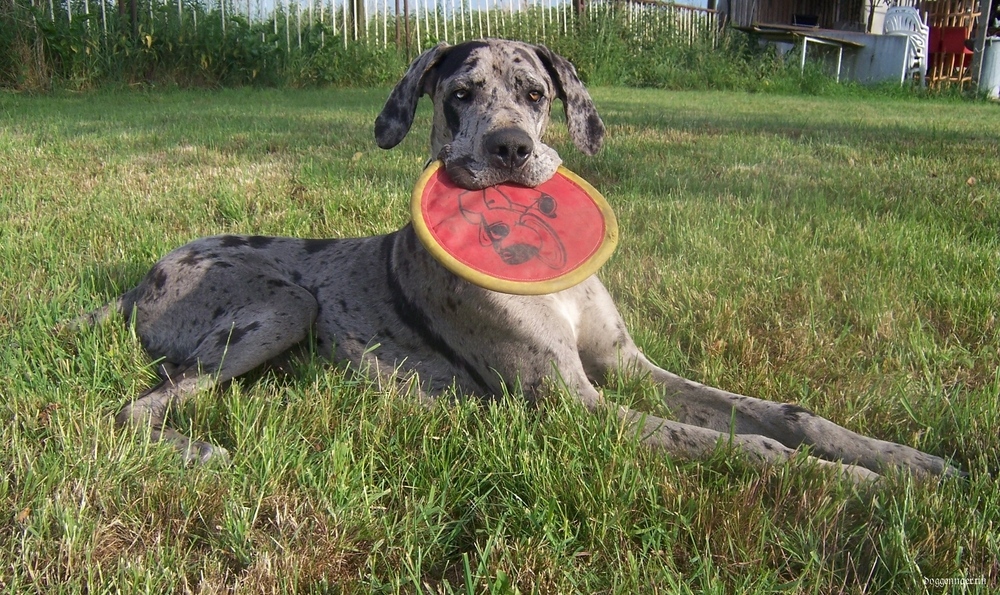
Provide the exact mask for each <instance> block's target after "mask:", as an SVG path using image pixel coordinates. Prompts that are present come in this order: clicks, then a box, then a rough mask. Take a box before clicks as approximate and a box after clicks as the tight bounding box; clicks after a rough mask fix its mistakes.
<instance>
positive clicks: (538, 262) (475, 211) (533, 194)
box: [410, 161, 618, 295]
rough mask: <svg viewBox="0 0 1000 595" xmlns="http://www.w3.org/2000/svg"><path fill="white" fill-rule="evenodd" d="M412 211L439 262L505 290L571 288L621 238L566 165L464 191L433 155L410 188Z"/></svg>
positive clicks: (599, 199)
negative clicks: (533, 177)
mask: <svg viewBox="0 0 1000 595" xmlns="http://www.w3.org/2000/svg"><path fill="white" fill-rule="evenodd" d="M410 210H411V216H412V218H413V225H414V229H415V230H416V232H417V236H418V237H419V238H420V241H421V243H423V245H424V246H425V247H426V248H427V250H428V251H429V252H430V253H431V254H432V255H433V256H434V257H435V258H436V259H437V260H438V261H440V262H441V264H443V265H444V266H445V267H446V268H448V269H449V270H450V271H451V272H453V273H455V274H456V275H458V276H459V277H461V278H463V279H465V280H467V281H470V282H472V283H475V284H476V285H479V286H481V287H485V288H486V289H491V290H494V291H502V292H505V293H516V294H524V295H538V294H544V293H553V292H556V291H560V290H562V289H566V288H568V287H572V286H573V285H576V284H577V283H579V282H581V281H583V280H584V279H586V278H587V277H589V276H590V275H592V274H594V273H595V272H596V271H597V269H599V268H600V266H601V265H602V264H604V262H605V261H606V260H607V259H608V257H610V256H611V253H612V252H613V251H614V248H615V245H616V244H617V241H618V225H617V222H616V221H615V216H614V213H613V212H612V210H611V207H610V206H609V205H608V203H607V202H606V201H605V200H604V197H603V196H601V194H600V193H599V192H598V191H597V190H595V189H594V188H593V186H591V185H590V184H588V183H587V182H586V181H585V180H583V179H582V178H580V177H579V176H577V175H576V174H574V173H573V172H571V171H569V170H568V169H566V168H564V167H560V168H559V169H558V171H557V173H556V174H555V175H554V176H553V177H552V178H551V179H549V180H548V181H546V182H543V183H542V184H539V185H538V186H536V187H534V188H529V187H526V186H519V185H517V184H500V185H497V186H490V187H488V188H482V189H479V190H468V189H466V188H461V187H459V186H456V185H455V184H454V183H453V182H452V181H451V179H450V178H449V177H448V174H447V173H446V172H445V170H444V168H443V167H442V166H441V162H440V161H435V162H434V163H432V164H431V165H430V166H428V168H427V169H426V170H425V171H424V173H423V175H421V177H420V180H419V181H418V182H417V185H416V187H415V188H414V189H413V197H412V201H411V204H410Z"/></svg>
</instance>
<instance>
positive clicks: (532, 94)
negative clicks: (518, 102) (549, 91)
mask: <svg viewBox="0 0 1000 595" xmlns="http://www.w3.org/2000/svg"><path fill="white" fill-rule="evenodd" d="M542 97H545V95H543V94H542V92H541V91H529V92H528V99H530V100H531V102H532V103H538V102H539V101H541V100H542Z"/></svg>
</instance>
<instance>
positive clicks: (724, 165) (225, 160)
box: [0, 88, 1000, 594]
mask: <svg viewBox="0 0 1000 595" xmlns="http://www.w3.org/2000/svg"><path fill="white" fill-rule="evenodd" d="M386 94H387V90H385V89H381V90H322V91H253V90H239V91H218V92H205V91H193V92H164V93H139V92H136V93H120V94H111V93H109V94H95V95H82V96H75V95H54V96H45V97H28V96H13V95H0V262H2V263H3V266H2V267H0V395H2V396H0V444H2V447H0V591H3V592H10V593H31V592H59V593H64V592H65V593H101V592H115V591H123V592H143V593H168V592H195V593H218V592H233V593H286V592H324V591H326V592H370V591H378V592H382V591H389V592H396V591H401V592H487V591H488V592H494V593H507V592H520V593H531V592H537V593H577V592H578V593H600V592H614V593H678V592H709V593H745V592H759V593H770V592H773V591H775V590H779V589H782V590H786V591H789V592H793V593H832V592H851V593H854V592H868V593H889V592H898V593H907V594H914V593H922V592H930V593H939V592H962V590H963V589H966V590H968V592H977V591H979V590H986V589H991V590H995V589H998V588H1000V529H998V528H1000V486H998V485H997V480H996V479H995V476H996V473H997V472H998V470H1000V438H998V432H1000V407H998V400H1000V321H998V314H1000V275H998V266H1000V239H998V230H1000V149H998V146H1000V106H997V105H990V104H981V103H968V102H955V101H943V100H941V101H937V100H900V99H872V98H869V99H859V98H804V97H779V96H769V95H746V94H739V93H665V92H658V91H637V90H630V89H618V88H616V89H596V90H595V91H594V97H595V100H596V102H597V104H598V107H599V108H600V110H601V113H602V115H603V116H604V119H605V122H606V123H607V124H608V128H609V138H608V140H607V143H606V145H605V149H604V151H603V152H602V153H601V154H600V155H598V156H597V157H596V158H586V157H584V156H582V155H581V154H579V153H577V152H575V150H574V149H573V148H572V146H571V144H570V142H569V140H568V137H567V134H566V130H565V127H564V126H563V125H562V124H561V123H556V124H555V125H554V126H553V129H552V131H551V134H550V136H551V140H552V143H553V144H554V145H555V146H556V147H557V148H558V149H559V150H560V153H561V154H562V155H563V157H564V159H565V160H566V163H567V165H568V166H569V167H570V168H571V169H573V170H575V171H577V172H578V173H580V174H581V175H582V176H583V177H585V178H587V179H588V180H590V181H591V182H592V183H593V184H594V185H595V186H597V187H598V188H599V189H601V190H602V191H603V193H604V194H605V196H606V197H607V198H608V199H609V201H610V202H611V203H612V205H613V206H614V207H615V208H616V209H617V212H618V215H619V220H620V225H621V231H622V240H621V244H620V247H619V249H618V251H617V252H616V254H615V255H614V256H613V257H612V258H611V260H610V261H609V263H608V264H607V265H606V266H605V267H604V269H603V270H602V271H601V273H600V276H601V278H602V279H603V280H604V282H605V283H606V284H607V285H608V287H609V289H610V291H611V293H612V294H613V295H614V296H615V297H616V299H617V300H618V303H619V306H620V308H621V310H622V312H623V314H624V316H625V318H626V319H627V321H628V323H629V325H630V327H631V329H632V331H633V334H634V336H635V338H636V341H637V342H638V343H639V345H640V346H642V348H643V349H644V350H645V351H646V353H647V354H648V355H649V356H650V357H651V358H652V359H653V360H655V361H657V362H658V363H660V364H661V365H662V366H664V367H666V368H668V369H670V370H672V371H674V372H677V373H680V374H683V375H686V376H688V377H691V378H693V379H696V380H699V381H701V382H705V383H708V384H712V385H716V386H720V387H722V388H725V389H728V390H732V391H737V392H743V393H745V394H750V395H754V396H759V397H763V398H768V399H774V400H780V401H792V402H796V403H799V404H801V405H803V406H805V407H808V408H811V409H813V410H815V411H816V412H817V413H819V414H822V415H824V416H826V417H829V418H831V419H833V420H834V421H836V422H838V423H840V424H842V425H845V426H847V427H848V428H850V429H852V430H855V431H857V432H861V433H864V434H870V435H874V436H877V437H879V438H882V439H886V440H892V441H896V442H902V443H905V444H909V445H912V446H915V447H918V448H920V449H922V450H926V451H928V452H931V453H934V454H937V455H941V456H945V457H951V458H953V460H954V461H955V462H956V464H957V465H959V466H960V467H962V468H964V469H966V470H967V471H969V472H970V473H971V477H970V479H969V480H967V481H960V480H953V481H946V482H941V483H939V482H937V481H928V480H920V479H915V478H912V477H908V476H905V475H900V476H893V477H888V478H887V479H886V481H885V482H883V483H882V484H881V485H879V486H878V487H876V488H874V489H871V490H861V491H859V490H857V489H855V488H853V487H852V486H850V485H848V484H846V483H844V482H842V481H840V480H838V479H837V478H835V477H833V476H831V475H827V474H823V473H821V472H818V471H817V470H815V469H811V468H809V466H808V465H802V464H792V465H787V466H782V467H777V468H772V469H767V470H764V471H760V470H756V469H754V468H752V467H750V466H748V465H746V464H744V463H743V462H741V461H740V460H739V459H733V458H731V457H728V456H727V455H726V454H725V453H723V452H720V453H719V454H717V456H715V457H714V458H713V459H711V460H709V461H702V462H691V461H683V460H673V459H670V458H668V457H665V456H661V455H657V454H655V453H652V452H648V451H646V450H644V449H642V448H638V447H637V445H636V444H635V442H634V440H631V439H629V437H628V436H627V435H626V434H625V433H624V432H622V431H620V429H619V428H618V426H617V425H616V423H615V421H614V419H613V416H610V415H608V416H600V415H597V416H595V415H589V414H587V413H586V412H585V411H584V410H583V409H582V408H581V407H580V406H578V405H576V404H575V403H574V402H573V399H572V398H571V397H570V396H569V395H566V394H559V393H558V392H556V393H555V394H553V395H551V397H550V398H548V399H546V400H544V401H543V402H542V403H541V405H540V406H539V407H538V408H537V409H536V410H530V409H528V408H526V407H525V406H523V405H522V404H521V403H520V402H519V401H517V400H516V399H509V400H508V401H506V402H503V403H501V404H498V405H490V406H481V405H478V404H476V403H463V404H460V405H457V406H454V407H443V406H442V407H438V408H434V409H432V410H429V411H428V410H424V409H421V408H420V407H419V406H418V405H416V404H415V403H412V402H409V401H408V400H406V399H405V398H403V397H400V396H399V395H397V394H394V393H393V392H392V391H391V390H389V389H386V388H380V387H379V386H375V385H373V384H371V383H368V382H366V381H364V380H362V379H359V378H356V377H353V376H351V375H349V374H345V373H344V372H342V371H341V370H339V369H337V368H328V367H325V366H323V364H322V362H320V361H316V360H315V359H310V358H309V357H306V358H304V360H303V361H301V362H300V363H298V364H297V367H296V373H295V374H294V375H292V376H279V375H277V374H276V373H273V372H266V373H261V374H257V375H256V376H255V377H254V378H247V379H244V380H241V381H238V382H234V383H232V384H231V385H229V386H227V387H225V388H223V389H219V390H216V391H212V392H210V393H207V394H204V395H202V396H200V397H199V398H198V399H196V402H195V403H192V404H190V406H188V407H185V408H183V409H182V410H180V411H177V412H175V414H174V416H173V424H174V425H175V427H179V428H181V429H183V430H184V431H185V433H188V434H191V435H194V436H196V437H198V438H201V439H207V440H211V441H214V442H216V443H219V444H222V445H223V446H225V447H226V448H227V449H229V451H230V452H231V453H232V454H233V461H232V464H231V466H229V467H220V466H202V467H188V468H185V467H183V466H181V465H180V464H179V463H178V458H177V457H176V456H175V455H174V453H173V452H171V451H170V450H168V449H167V448H165V447H162V446H160V445H156V444H150V443H149V442H148V440H146V439H144V437H143V436H142V435H141V434H140V435H136V434H135V433H131V432H127V431H119V430H115V429H114V428H113V426H112V417H113V414H114V413H115V412H116V411H117V410H118V408H119V407H120V406H121V405H122V404H123V402H124V401H125V400H126V399H128V398H130V397H131V396H134V395H136V394H137V393H138V392H139V391H141V390H143V389H144V388H146V387H148V386H149V385H150V384H151V383H152V382H153V374H152V370H151V367H150V366H149V361H148V360H147V359H146V358H145V356H144V355H143V353H142V351H141V349H140V347H139V345H138V341H137V339H136V337H135V335H134V334H133V333H132V332H130V330H129V329H128V328H127V327H126V326H125V325H121V324H109V325H105V326H103V327H100V328H97V329H94V330H92V331H86V332H83V333H81V334H79V335H77V336H69V337H64V336H59V337H57V336H54V335H53V334H52V333H50V329H51V328H52V327H53V326H54V325H55V324H56V323H57V322H59V321H61V320H66V319H68V318H71V317H73V316H75V315H77V314H78V313H80V312H82V311H84V310H86V309H90V308H94V307H96V306H98V305H100V304H102V303H103V302H105V301H107V300H109V299H111V298H112V297H114V296H115V295H116V294H117V293H118V292H120V291H122V290H124V289H127V288H128V287H130V286H132V285H134V284H135V283H136V282H138V281H139V279H140V278H141V277H142V275H143V274H144V273H145V271H146V270H147V269H148V268H149V266H150V265H152V263H153V262H155V261H156V260H157V259H158V258H159V257H160V256H162V255H163V254H165V253H166V252H167V251H169V250H170V249H171V248H173V247H175V246H177V245H179V244H181V243H184V242H186V241H188V240H191V239H194V238H196V237H199V236H203V235H212V234H219V233H255V234H280V235H295V236H303V237H322V236H350V235H359V234H375V233H382V232H386V231H390V230H393V229H395V228H398V227H399V226H401V225H403V224H404V223H405V221H406V218H407V213H408V210H407V205H408V200H409V191H410V188H411V187H412V185H413V183H414V181H415V180H416V178H417V175H418V174H419V171H420V168H421V166H422V163H423V161H424V159H425V158H426V154H425V151H426V148H425V147H426V142H427V136H428V133H429V125H430V124H429V122H430V113H429V109H427V106H426V105H424V106H423V107H422V108H421V111H420V112H419V114H418V120H417V123H416V125H415V127H414V133H413V134H411V135H410V137H408V138H407V139H406V140H405V141H404V143H403V144H402V145H401V146H400V147H399V148H397V149H396V150H393V151H381V150H379V149H377V148H376V147H375V144H374V142H373V138H372V132H371V127H372V122H373V120H374V117H375V115H376V113H377V110H378V109H379V108H380V107H381V104H382V101H383V100H384V98H385V96H386ZM559 119H561V118H559ZM608 394H609V396H610V397H611V398H612V399H614V400H617V401H619V402H624V403H630V404H633V405H635V406H637V407H653V406H655V405H654V402H655V400H656V395H655V391H654V390H653V388H652V387H651V386H650V385H649V384H648V383H646V382H644V381H642V380H641V379H640V380H635V379H626V378H623V379H620V381H618V382H617V383H616V384H615V385H614V386H612V387H610V388H609V389H608ZM943 579H969V581H970V582H971V583H972V584H971V585H965V586H961V585H957V584H948V583H946V581H944V580H943ZM984 585H985V586H984Z"/></svg>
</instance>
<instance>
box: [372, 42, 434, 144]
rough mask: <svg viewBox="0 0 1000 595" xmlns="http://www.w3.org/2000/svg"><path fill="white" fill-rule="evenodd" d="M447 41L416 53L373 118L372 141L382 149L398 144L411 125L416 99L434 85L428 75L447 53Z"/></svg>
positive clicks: (415, 109)
mask: <svg viewBox="0 0 1000 595" xmlns="http://www.w3.org/2000/svg"><path fill="white" fill-rule="evenodd" d="M448 47H449V46H448V44H446V43H444V42H442V43H439V44H437V45H436V46H434V47H432V48H431V49H429V50H427V51H425V52H424V53H422V54H420V55H419V56H417V59H416V60H414V61H413V62H412V63H411V64H410V67H409V68H408V69H407V70H406V74H404V75H403V78H402V79H400V81H399V82H398V83H396V87H395V88H394V89H393V90H392V93H390V94H389V99H387V100H386V101H385V106H384V107H383V108H382V112H381V113H379V115H378V117H377V118H375V142H376V143H378V146H380V147H382V148H383V149H391V148H393V147H395V146H396V145H398V144H399V143H400V142H401V141H402V140H403V137H404V136H406V133H407V132H409V131H410V126H411V125H412V124H413V115H414V114H415V113H416V112H417V101H418V100H419V99H420V97H421V96H423V95H424V94H425V93H429V92H430V91H431V89H433V87H434V81H433V80H431V79H432V78H433V77H429V76H428V73H430V72H431V71H432V70H433V69H434V67H435V66H436V65H437V64H438V62H440V61H441V58H442V57H444V55H445V53H447V49H448Z"/></svg>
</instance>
